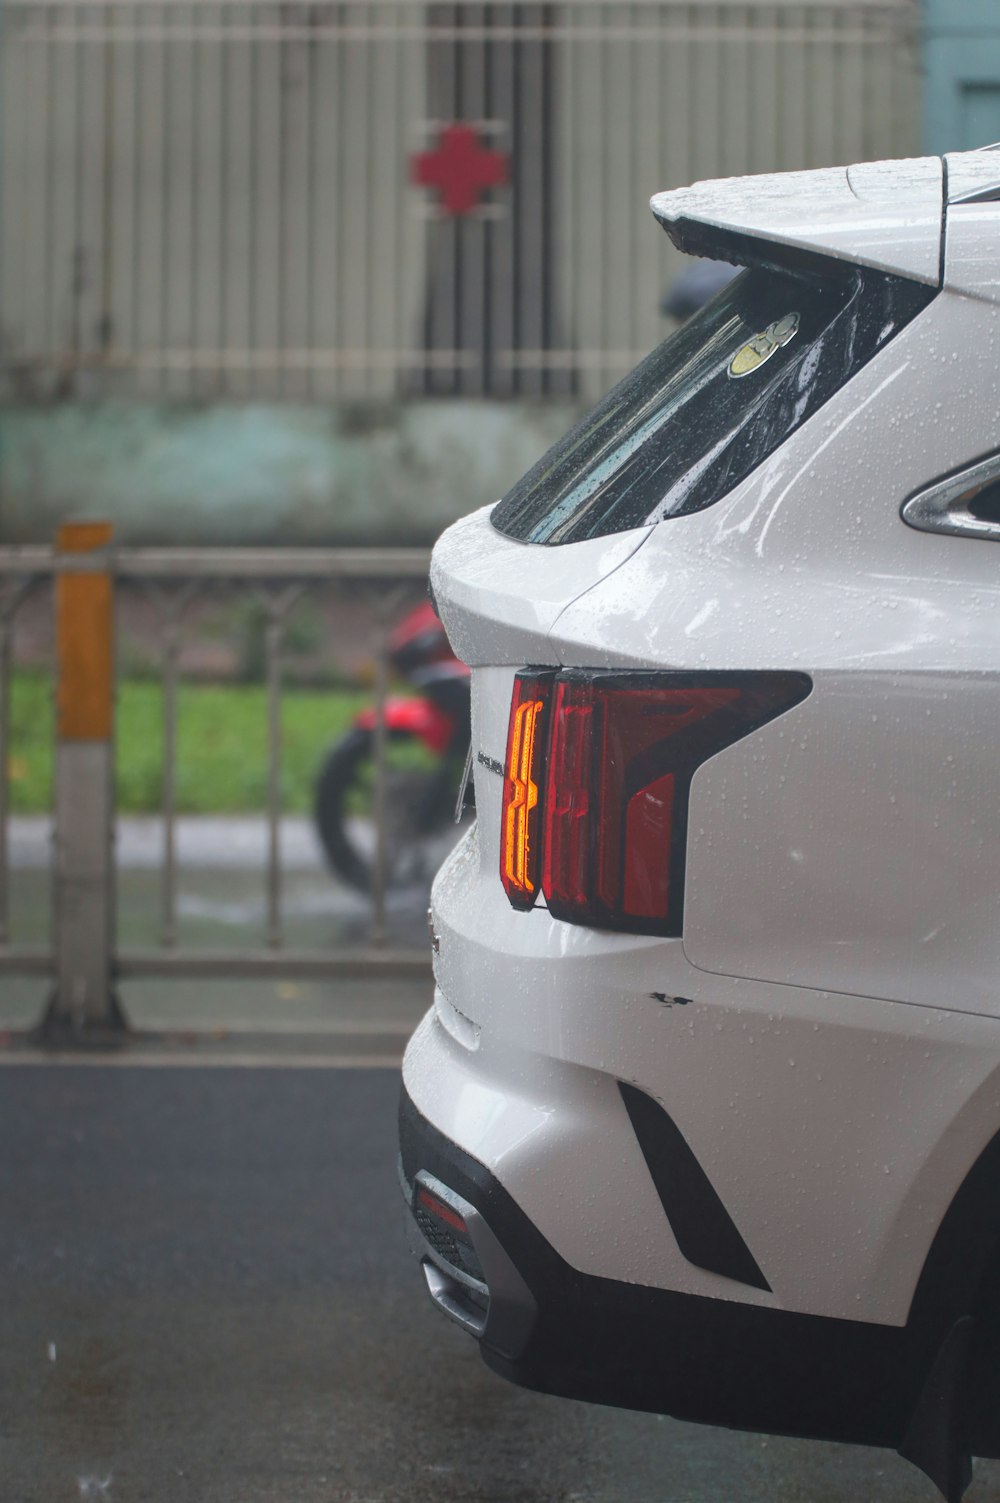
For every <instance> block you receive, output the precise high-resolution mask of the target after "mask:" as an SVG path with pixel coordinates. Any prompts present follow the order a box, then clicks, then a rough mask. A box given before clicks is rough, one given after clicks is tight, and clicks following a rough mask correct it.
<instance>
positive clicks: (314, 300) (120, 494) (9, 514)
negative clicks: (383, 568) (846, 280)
mask: <svg viewBox="0 0 1000 1503" xmlns="http://www.w3.org/2000/svg"><path fill="white" fill-rule="evenodd" d="M0 69H2V72H0V101H2V120H0V214H2V218H0V538H2V539H3V540H5V541H17V540H26V539H30V538H38V539H45V538H48V537H49V536H50V535H51V533H52V530H53V527H54V525H55V524H56V522H58V521H60V520H63V519H65V518H66V517H68V516H72V515H75V514H85V513H91V514H93V512H94V511H95V509H96V510H97V511H99V512H100V513H101V514H104V515H108V516H110V517H111V518H112V519H113V520H114V522H115V524H116V528H117V535H118V536H119V538H122V539H129V540H141V541H153V542H156V541H169V540H175V539H179V538H184V539H185V540H188V541H198V540H200V541H216V542H218V541H227V540H240V541H246V542H252V541H258V542H262V541H309V540H316V541H323V542H350V541H359V540H362V539H363V540H365V541H376V542H377V541H382V540H385V541H388V540H391V541H395V542H399V541H407V540H414V541H416V540H427V539H430V538H432V537H433V536H434V535H435V534H436V532H437V531H438V530H440V528H441V527H442V526H443V525H444V524H445V523H447V522H448V521H449V520H450V519H451V518H452V517H454V516H457V515H459V514H461V513H462V512H463V511H466V510H469V509H470V508H471V507H473V506H476V505H479V504H482V503H484V502H487V501H489V500H491V499H493V498H494V497H495V496H497V495H498V494H500V493H501V492H502V491H503V490H504V489H505V488H506V487H507V486H508V485H509V484H510V483H512V481H513V480H514V479H515V478H516V477H517V475H518V474H519V473H520V472H521V471H522V470H523V469H524V468H525V467H526V466H527V464H529V463H530V462H531V461H532V460H533V459H534V458H535V457H536V456H537V455H538V453H540V452H541V451H542V449H543V448H544V447H545V446H546V444H547V443H548V442H549V441H551V440H552V439H553V438H554V437H555V436H557V435H558V433H559V432H561V431H562V430H563V429H564V428H565V426H566V425H567V423H568V421H569V420H570V419H571V418H572V417H573V415H574V414H575V413H576V412H577V411H578V410H579V409H580V408H581V406H583V405H586V404H589V403H590V402H592V401H593V400H594V399H595V398H596V397H597V396H598V395H599V394H600V392H601V391H603V390H604V389H605V388H606V387H607V386H608V385H609V384H610V383H611V382H612V381H613V380H615V379H616V378H617V377H618V376H620V375H621V374H623V373H624V371H625V370H626V369H627V368H628V367H629V366H630V365H632V364H633V363H634V362H635V361H636V360H637V359H638V358H639V357H640V356H641V355H643V354H644V353H645V352H646V351H647V350H648V349H649V348H650V347H651V346H652V345H654V344H655V343H656V342H657V341H658V340H659V339H660V338H661V337H662V336H663V334H664V333H665V332H667V330H668V328H669V324H668V322H667V321H665V320H664V318H663V316H662V314H661V313H660V300H661V297H662V294H663V290H664V287H665V286H666V285H667V284H668V283H669V282H670V280H671V278H672V277H674V276H675V275H676V274H677V272H678V271H679V269H680V258H679V257H678V256H677V254H676V253H675V252H674V251H673V250H672V248H671V247H670V246H669V244H668V242H667V240H666V237H665V236H664V235H663V233H662V231H660V230H659V229H658V228H657V227H656V226H655V224H654V222H653V220H652V218H651V216H650V214H649V212H648V209H647V200H648V198H649V196H650V194H651V193H653V192H654V191H656V190H659V189H662V188H666V187H671V186H676V185H679V184H682V183H686V182H689V181H692V180H693V179H695V178H699V177H711V176H719V175H728V174H738V173H747V172H759V171H769V170H775V169H783V168H797V167H809V166H821V165H827V164H831V163H835V162H850V161H856V160H860V159H865V158H878V157H886V156H892V155H906V154H910V153H913V152H916V151H919V150H921V148H922V147H924V148H926V149H929V150H940V149H947V148H950V147H961V146H969V145H976V144H983V142H985V141H987V140H992V139H995V138H996V137H998V136H1000V16H998V11H997V7H996V5H995V0H927V5H926V7H925V8H922V7H921V5H920V4H919V0H840V3H817V0H771V3H767V4H748V3H741V4H736V3H730V0H720V3H716V4H706V3H689V4H681V3H674V0H666V3H664V0H656V3H653V0H636V3H631V0H562V3H558V4H555V3H553V4H523V3H520V4H502V3H492V4H483V3H472V0H458V3H452V4H438V3H432V4H425V3H420V0H350V3H340V0H337V3H313V4H306V3H292V0H287V3H278V0H194V3H192V0H118V3H107V4H92V3H87V0H58V3H57V0H6V4H5V6H4V12H3V32H2V62H0Z"/></svg>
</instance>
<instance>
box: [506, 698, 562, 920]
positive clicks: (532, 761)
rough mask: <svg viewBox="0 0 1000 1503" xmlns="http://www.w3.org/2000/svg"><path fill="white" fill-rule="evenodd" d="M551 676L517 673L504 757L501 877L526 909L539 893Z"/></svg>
mask: <svg viewBox="0 0 1000 1503" xmlns="http://www.w3.org/2000/svg"><path fill="white" fill-rule="evenodd" d="M552 677H553V675H552V674H551V673H547V674H533V673H519V674H518V675H517V677H516V679H515V680H514V693H513V695H512V697H511V703H510V721H509V723H508V726H507V756H506V759H505V762H504V782H503V812H502V815H501V828H500V877H501V880H502V882H503V885H504V891H505V892H506V894H507V896H508V898H509V899H510V901H511V903H512V904H513V906H514V907H515V908H530V907H531V905H532V904H533V903H534V901H535V899H536V898H537V896H538V883H539V872H540V870H541V866H540V861H539V849H540V844H541V842H540V840H539V834H540V829H541V815H542V807H541V799H542V787H541V781H540V779H541V768H542V766H543V761H544V745H545V739H544V738H545V722H546V714H545V711H546V707H547V703H548V696H549V687H550V684H551V681H552Z"/></svg>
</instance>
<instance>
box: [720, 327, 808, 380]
mask: <svg viewBox="0 0 1000 1503" xmlns="http://www.w3.org/2000/svg"><path fill="white" fill-rule="evenodd" d="M798 330H799V315H798V314H797V313H786V314H785V316H784V318H776V319H775V321H774V323H773V324H768V326H767V328H766V329H765V330H764V332H763V333H762V334H755V335H754V337H753V338H752V339H748V340H747V342H746V344H744V345H741V346H740V348H739V349H738V350H737V351H736V354H735V355H734V356H733V358H732V360H730V362H729V374H730V375H731V376H734V377H739V376H750V375H752V374H753V372H754V371H756V370H759V369H760V367H761V366H762V365H763V364H764V362H765V361H767V360H770V358H771V356H772V355H773V354H774V352H775V350H780V349H781V346H782V345H783V344H787V343H788V341H789V340H790V339H793V338H794V337H795V335H796V334H797V333H798Z"/></svg>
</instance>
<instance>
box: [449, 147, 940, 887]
mask: <svg viewBox="0 0 1000 1503" xmlns="http://www.w3.org/2000/svg"><path fill="white" fill-rule="evenodd" d="M941 202H942V169H941V162H940V159H939V158H924V159H921V160H918V161H916V162H908V163H905V164H900V163H874V164H865V165H864V166H862V167H852V168H834V169H826V170H822V171H817V172H804V173H787V174H779V175H773V176H767V177H759V178H745V179H730V180H725V181H721V182H713V183H703V184H696V185H695V186H694V187H692V188H687V189H681V190H677V191H676V192H672V193H665V194H660V195H658V196H657V198H655V199H654V200H653V210H654V213H655V214H656V217H657V218H658V219H659V220H660V222H661V224H662V225H663V226H664V228H665V229H666V231H667V233H668V234H669V235H670V237H671V238H672V239H673V240H674V241H675V242H676V243H677V244H678V245H679V246H680V247H681V248H682V249H685V250H691V251H694V252H695V253H697V254H702V255H708V256H713V257H717V258H720V259H726V260H730V261H736V262H738V263H740V264H742V265H743V266H745V267H746V268H747V270H746V271H745V272H744V273H743V274H742V276H740V277H738V278H737V279H736V281H734V282H733V283H731V284H730V286H729V287H728V288H727V289H726V290H725V291H724V292H723V293H722V294H721V295H720V296H719V297H718V298H716V299H714V300H713V302H712V303H711V304H710V305H709V306H708V307H707V308H706V309H704V310H702V312H701V313H699V314H698V315H696V317H695V318H694V319H692V320H691V321H690V323H689V324H687V325H685V326H684V327H683V328H682V329H681V330H680V331H679V332H678V333H677V334H676V335H675V336H674V337H673V339H671V340H668V341H667V342H666V343H665V344H664V345H662V346H660V347H659V349H658V350H656V351H654V352H653V354H652V355H651V356H649V357H648V359H647V360H646V361H645V362H643V363H642V365H640V366H639V367H638V368H637V370H636V371H634V372H632V373H631V375H630V376H629V377H627V378H626V379H625V381H623V382H621V383H620V384H619V386H617V387H616V388H614V390H613V391H612V392H610V393H609V394H608V396H607V397H605V398H604V399H603V401H602V402H601V403H600V404H599V405H598V407H597V408H596V409H595V410H594V412H592V413H590V414H588V415H587V416H586V417H585V418H583V419H582V420H581V422H580V423H579V424H577V426H576V427H575V428H574V429H572V430H571V431H570V433H568V434H567V435H566V436H565V438H564V439H562V440H560V442H559V443H558V444H556V445H555V446H554V448H553V449H552V450H550V451H549V452H548V453H547V454H546V455H544V456H543V457H542V459H540V460H539V462H538V463H537V464H536V465H535V466H534V467H533V469H532V470H530V471H529V472H528V474H527V475H526V476H524V477H523V478H522V479H521V480H520V481H519V482H518V483H517V484H516V485H515V486H514V487H513V489H512V490H511V491H510V492H509V493H508V494H507V496H505V497H504V498H503V500H502V501H501V502H500V503H498V505H497V506H496V507H495V508H484V509H483V510H481V511H479V512H477V513H474V514H473V515H472V516H470V517H467V518H465V519H463V520H462V521H461V522H459V523H456V524H455V525H454V526H453V527H452V528H450V529H449V530H448V531H447V532H446V533H445V534H444V536H443V537H442V539H441V540H440V542H439V543H438V545H437V548H436V549H435V553H434V560H433V566H432V585H433V590H434V594H435V598H436V601H437V604H438V607H439V610H440V612H441V615H442V618H443V620H444V623H445V626H446V628H447V630H448V634H449V637H450V639H451V642H452V645H453V647H454V649H455V651H456V653H457V654H458V656H459V657H461V658H462V659H463V660H464V661H465V662H467V663H468V664H469V665H470V667H472V668H473V747H474V751H475V756H476V767H475V773H476V800H477V808H478V809H479V814H480V821H479V823H480V841H481V848H482V857H483V868H484V870H485V869H486V868H487V867H489V868H490V869H491V870H492V871H493V872H496V870H497V861H498V852H499V840H500V834H499V831H500V820H501V795H502V786H503V781H504V780H503V776H502V773H503V763H504V756H505V748H506V744H507V733H508V719H509V715H510V706H511V692H512V686H513V679H514V673H515V671H516V670H517V669H518V668H523V667H525V666H528V665H532V666H536V667H537V666H541V667H559V666H561V663H562V656H561V652H560V649H559V648H558V647H557V646H556V642H557V641H558V640H559V638H560V636H561V633H560V632H559V630H558V629H557V623H559V622H560V618H561V617H564V616H565V614H566V613H567V612H570V608H571V607H574V604H575V607H576V608H575V610H573V611H572V612H571V614H572V615H573V616H574V618H575V619H576V620H577V621H579V619H580V615H581V610H583V611H586V602H585V601H584V600H583V597H585V596H587V594H588V592H590V591H595V590H596V589H597V587H599V586H600V585H601V584H602V582H604V581H606V580H608V579H609V577H610V576H611V575H613V574H615V573H616V571H618V570H619V569H621V568H622V567H623V565H626V564H627V563H628V562H629V560H631V559H633V557H634V556H635V555H636V554H637V553H638V551H639V550H640V549H641V548H642V547H643V544H644V543H645V542H646V540H647V539H648V537H649V536H650V534H651V532H652V531H653V530H654V529H655V528H657V524H663V523H665V522H667V521H670V522H671V524H672V525H674V526H683V519H684V518H685V517H686V516H689V515H691V514H692V513H694V512H698V511H701V510H704V509H705V508H706V507H709V506H711V505H712V504H713V503H714V502H715V501H716V500H718V499H720V498H721V497H722V496H723V495H725V494H728V493H729V492H730V491H731V490H732V489H733V487H734V486H736V485H738V484H739V483H740V482H741V481H743V480H745V479H746V477H747V476H748V475H750V474H751V473H752V472H753V471H754V469H755V467H756V466H758V465H760V464H761V463H762V462H763V460H764V459H766V458H767V456H768V455H769V454H770V453H771V452H773V451H774V449H776V448H777V447H779V446H780V445H781V444H782V443H783V442H784V440H785V438H786V437H787V436H789V434H791V433H792V432H794V430H795V429H796V428H797V427H799V426H801V425H802V424H803V423H804V422H805V421H806V420H807V419H808V418H809V417H810V416H811V415H812V413H813V412H815V411H816V410H817V409H818V407H819V406H821V405H822V404H823V403H824V402H825V401H827V400H828V399H829V397H831V396H832V395H833V394H834V393H835V392H836V391H837V390H838V389H839V388H840V387H841V386H843V385H844V383H845V382H846V381H848V380H850V378H851V376H852V375H853V374H854V372H855V371H856V370H858V369H859V368H860V366H861V365H863V364H864V363H865V362H866V361H867V360H868V359H870V358H872V357H873V356H874V355H875V354H877V353H878V351H879V350H880V349H881V348H882V347H883V346H884V344H885V343H886V342H887V341H888V340H889V339H891V338H892V337H893V335H894V333H895V332H897V331H898V330H899V329H900V328H902V327H903V326H904V324H905V323H906V322H908V321H909V319H911V318H912V317H913V316H914V315H915V314H916V313H917V312H918V311H920V309H921V308H923V307H924V306H925V305H926V303H927V302H928V301H929V300H930V298H931V297H932V296H933V295H934V293H935V292H936V291H937V289H938V286H939V280H940V266H941ZM666 530H667V531H668V532H669V530H670V529H669V528H667V529H666ZM704 566H705V568H706V569H707V570H710V569H711V558H705V559H704ZM626 572H627V571H626ZM623 577H624V576H623ZM598 593H600V592H598ZM593 615H594V619H592V620H589V621H588V628H587V632H586V637H587V640H588V641H589V642H590V643H591V644H593V645H592V651H591V654H590V666H593V667H594V668H604V669H609V668H610V669H615V668H618V667H626V666H627V667H630V668H633V669H634V668H636V667H643V666H645V667H648V668H650V669H668V668H671V667H675V668H677V669H681V670H683V669H685V668H687V667H689V666H690V664H689V662H688V661H687V660H686V657H685V648H684V644H682V643H678V651H677V656H676V658H674V659H673V660H671V659H669V658H668V659H667V660H666V661H664V659H663V657H662V655H661V654H660V652H657V653H655V654H654V653H653V652H652V651H651V652H650V653H649V655H648V656H646V657H644V655H643V652H642V644H641V640H640V636H637V633H636V631H635V630H634V629H633V630H631V631H630V632H629V634H628V637H627V638H626V637H625V636H624V635H622V634H621V633H620V632H619V631H618V630H617V623H618V622H619V621H620V620H621V619H622V618H621V616H620V614H619V616H618V617H616V618H614V619H612V620H609V621H608V622H607V623H606V625H607V630H604V629H603V625H602V621H601V619H599V617H600V611H599V609H598V608H596V605H595V611H594V612H593ZM634 625H635V613H633V628H634ZM640 635H641V634H640ZM659 641H660V646H662V635H661V636H660V639H659ZM574 661H575V663H577V664H579V663H580V662H581V659H580V657H579V656H576V657H575V659H574ZM699 666H700V667H702V668H703V669H709V670H710V669H712V668H713V667H715V666H731V665H721V664H720V665H715V664H712V663H702V664H701V665H699ZM497 774H500V776H497Z"/></svg>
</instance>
